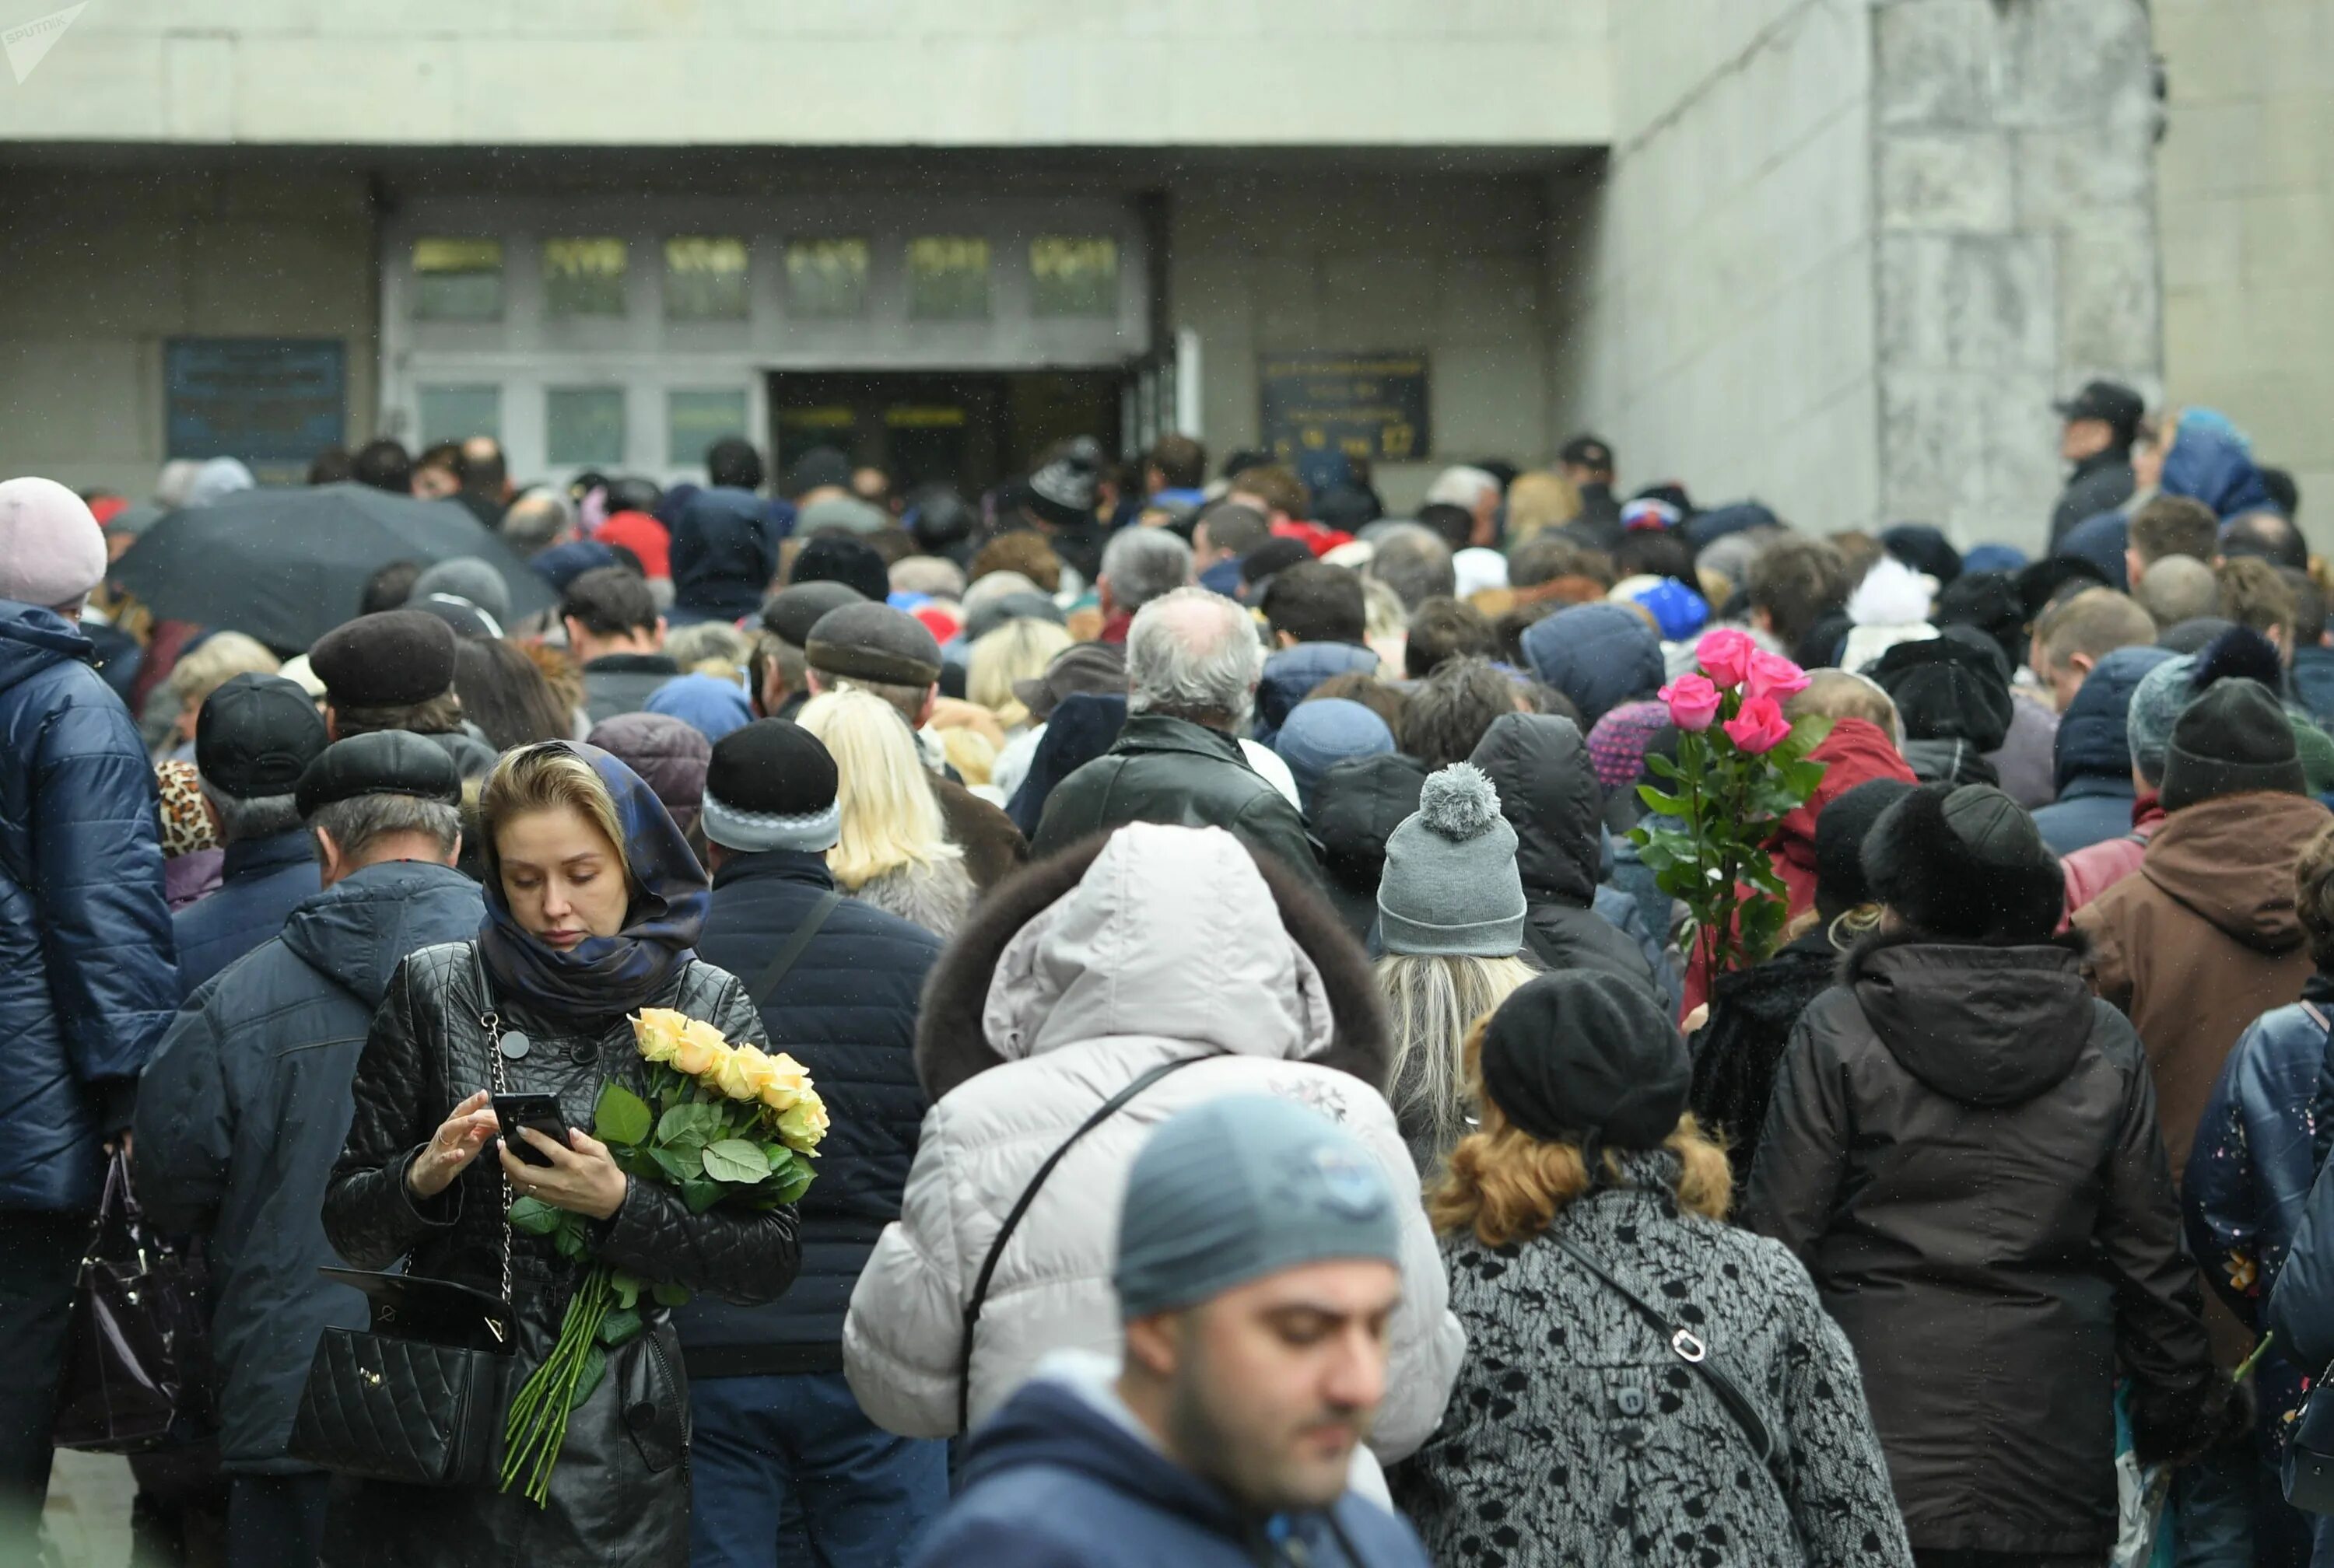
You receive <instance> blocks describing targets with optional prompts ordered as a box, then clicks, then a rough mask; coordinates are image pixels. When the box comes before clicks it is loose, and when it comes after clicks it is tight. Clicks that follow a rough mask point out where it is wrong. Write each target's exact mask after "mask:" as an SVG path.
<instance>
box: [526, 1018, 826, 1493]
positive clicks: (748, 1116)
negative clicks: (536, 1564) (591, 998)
mask: <svg viewBox="0 0 2334 1568" xmlns="http://www.w3.org/2000/svg"><path fill="white" fill-rule="evenodd" d="M632 1041H633V1044H635V1045H636V1046H637V1047H638V1048H639V1050H640V1053H641V1058H642V1060H644V1061H646V1062H647V1063H649V1097H648V1098H647V1099H645V1100H644V1099H642V1098H641V1096H639V1095H637V1094H635V1093H633V1092H632V1091H631V1090H629V1089H627V1088H625V1087H624V1086H623V1085H622V1084H620V1083H610V1084H608V1085H607V1086H606V1087H605V1088H603V1089H602V1090H601V1091H600V1100H599V1103H598V1104H597V1105H596V1106H594V1107H593V1113H592V1135H593V1137H594V1138H597V1139H598V1140H600V1141H601V1142H603V1143H605V1144H606V1145H607V1146H608V1153H609V1155H610V1157H611V1158H612V1159H614V1160H615V1162H616V1164H617V1165H618V1167H620V1168H621V1169H622V1170H623V1172H624V1173H625V1174H626V1175H627V1176H630V1177H631V1178H632V1179H633V1180H635V1181H655V1182H661V1183H663V1184H664V1185H666V1186H668V1187H670V1188H674V1189H675V1190H676V1191H677V1192H678V1193H679V1194H680V1199H681V1201H682V1202H683V1203H686V1204H687V1205H688V1206H689V1210H690V1213H691V1214H703V1213H704V1212H705V1211H706V1210H707V1209H709V1208H711V1207H714V1206H715V1205H716V1204H720V1203H737V1204H743V1205H745V1206H747V1207H752V1208H776V1207H778V1206H779V1205H781V1204H787V1203H792V1202H794V1201H795V1199H796V1198H800V1197H801V1196H802V1195H803V1193H804V1191H805V1189H806V1188H809V1186H810V1184H811V1178H812V1175H813V1171H812V1169H811V1160H812V1158H813V1157H814V1156H815V1154H816V1153H817V1151H818V1142H819V1140H820V1139H821V1138H823V1137H825V1134H826V1106H825V1102H823V1101H821V1100H820V1099H819V1097H818V1092H817V1091H816V1090H815V1089H814V1088H813V1087H812V1086H811V1081H810V1074H809V1073H805V1071H804V1070H803V1064H802V1063H799V1062H797V1061H796V1060H795V1059H794V1058H793V1057H791V1056H788V1055H786V1053H784V1052H780V1053H777V1054H776V1055H772V1054H770V1053H767V1052H764V1051H760V1050H757V1049H756V1048H755V1047H754V1046H751V1045H732V1044H729V1042H728V1040H726V1039H724V1038H723V1037H722V1034H721V1031H720V1030H719V1029H716V1028H715V1027H714V1026H713V1025H712V1024H708V1023H705V1022H704V1021H703V1020H701V1019H697V1018H690V1017H688V1016H686V1015H682V1014H680V1013H676V1012H673V1011H672V1010H671V1009H670V1008H664V1007H644V1008H642V1009H641V1012H640V1014H639V1015H637V1016H636V1017H634V1018H633V1019H632ZM510 1222H511V1225H512V1226H513V1227H514V1228H516V1229H518V1230H523V1231H526V1232H527V1233H528V1234H529V1235H532V1236H549V1237H550V1238H551V1239H552V1245H553V1246H555V1247H557V1248H558V1250H559V1255H560V1256H562V1257H568V1258H582V1257H584V1256H585V1255H588V1254H589V1253H590V1251H591V1229H590V1226H591V1222H590V1221H589V1220H587V1219H585V1218H584V1217H583V1216H582V1215H580V1214H571V1213H569V1212H568V1211H567V1210H565V1209H561V1208H554V1207H551V1206H550V1205H549V1204H547V1203H544V1202H541V1201H539V1200H538V1199H535V1198H520V1199H518V1200H517V1201H516V1203H513V1204H512V1205H511V1207H510ZM642 1294H646V1295H648V1297H649V1298H650V1300H651V1301H652V1302H654V1303H656V1304H657V1305H660V1306H668V1307H672V1306H679V1305H680V1304H681V1303H683V1302H686V1301H687V1300H688V1299H689V1292H688V1291H686V1290H684V1289H682V1288H681V1287H680V1286H679V1285H669V1284H655V1285H652V1284H647V1283H645V1282H643V1281H641V1280H639V1279H635V1278H634V1277H632V1275H628V1274H625V1273H622V1271H620V1270H617V1269H613V1268H611V1267H609V1266H608V1265H606V1264H595V1265H593V1267H592V1269H591V1270H590V1271H589V1272H588V1273H586V1274H585V1275H584V1282H583V1284H580V1285H578V1286H577V1287H576V1291H575V1295H574V1299H573V1300H571V1301H570V1302H569V1303H568V1304H567V1316H566V1318H565V1320H564V1322H563V1323H562V1324H561V1325H560V1330H559V1342H558V1343H557V1344H555V1345H554V1346H553V1347H552V1352H551V1355H550V1357H549V1358H548V1359H547V1360H545V1362H544V1363H543V1365H542V1366H540V1367H537V1368H536V1369H535V1373H534V1375H533V1376H531V1377H529V1378H528V1379H527V1380H526V1384H525V1385H524V1386H523V1387H521V1388H520V1390H519V1391H518V1397H517V1398H516V1400H512V1402H511V1409H510V1417H509V1420H508V1421H507V1423H506V1426H505V1428H504V1431H503V1469H502V1486H503V1490H505V1491H508V1490H510V1488H511V1486H513V1485H514V1484H516V1483H518V1482H519V1481H520V1480H521V1478H522V1477H524V1478H525V1487H526V1496H529V1497H532V1498H533V1499H535V1502H536V1503H538V1504H540V1503H542V1502H544V1501H545V1499H546V1498H547V1497H548V1496H550V1486H551V1467H552V1463H553V1461H554V1460H555V1459H556V1458H557V1457H559V1447H560V1444H561V1443H562V1441H564V1438H565V1437H566V1435H567V1417H568V1412H569V1411H571V1410H573V1409H574V1408H575V1407H576V1406H577V1405H578V1404H580V1403H582V1402H583V1401H584V1400H586V1399H588V1398H590V1397H591V1394H592V1390H593V1389H595V1388H597V1387H598V1386H599V1383H600V1380H601V1378H603V1376H605V1375H606V1373H607V1370H608V1357H607V1352H610V1351H612V1350H614V1349H615V1348H616V1347H617V1346H619V1345H622V1344H623V1343H625V1342H628V1341H630V1340H632V1339H633V1338H634V1337H636V1336H637V1335H638V1334H639V1333H640V1332H641V1328H642V1327H643V1326H644V1324H643V1320H642V1318H641V1295H642Z"/></svg>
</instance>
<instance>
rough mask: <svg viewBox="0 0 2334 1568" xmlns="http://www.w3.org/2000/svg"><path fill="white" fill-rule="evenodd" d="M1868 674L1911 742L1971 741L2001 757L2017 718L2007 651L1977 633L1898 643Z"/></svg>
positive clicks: (1962, 630)
mask: <svg viewBox="0 0 2334 1568" xmlns="http://www.w3.org/2000/svg"><path fill="white" fill-rule="evenodd" d="M1865 674H1866V675H1868V676H1870V677H1871V678H1872V681H1873V684H1875V685H1876V686H1878V687H1879V688H1881V689H1882V690H1883V691H1886V693H1887V694H1888V696H1889V697H1890V698H1891V700H1893V701H1894V702H1895V704H1896V713H1897V716H1898V717H1900V718H1902V719H1903V720H1904V722H1905V739H1906V740H1965V741H1967V742H1969V743H1970V745H1971V746H1974V747H1976V748H1977V749H1978V750H1979V751H1982V752H1986V751H1999V750H2000V749H2001V743H2002V740H2003V738H2004V737H2006V736H2008V735H2009V734H2010V721H2011V719H2012V718H2014V717H2017V714H2016V710H2015V709H2014V708H2012V707H2011V701H2010V669H2009V667H2008V666H2007V665H2006V664H2004V663H2003V661H2002V658H2001V648H2000V647H1999V646H1997V645H1996V644H1995V642H1994V640H1993V639H1992V638H1991V637H1989V636H1987V635H1986V634H1985V633H1984V632H1982V631H1980V630H1977V629H1976V628H1975V627H1971V626H1949V627H1947V628H1945V630H1943V632H1942V633H1940V634H1939V635H1937V636H1935V637H1932V638H1926V639H1924V640H1921V641H1919V642H1900V643H1897V644H1896V645H1895V647H1893V648H1891V649H1888V651H1887V652H1886V653H1884V654H1882V655H1881V656H1880V658H1879V659H1877V660H1876V662H1875V663H1874V664H1873V665H1872V666H1871V668H1870V669H1866V671H1865Z"/></svg>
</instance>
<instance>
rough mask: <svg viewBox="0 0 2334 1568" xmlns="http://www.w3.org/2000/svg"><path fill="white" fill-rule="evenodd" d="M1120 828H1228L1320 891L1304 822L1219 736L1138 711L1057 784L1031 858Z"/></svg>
mask: <svg viewBox="0 0 2334 1568" xmlns="http://www.w3.org/2000/svg"><path fill="white" fill-rule="evenodd" d="M1126 822H1166V823H1169V824H1171V825H1174V826H1180V827H1191V828H1206V827H1216V828H1226V829H1229V830H1230V832H1233V833H1235V834H1237V835H1238V836H1239V838H1240V839H1242V840H1243V841H1245V842H1248V843H1249V844H1250V845H1252V846H1254V847H1255V848H1257V849H1259V850H1264V851H1268V852H1269V853H1271V854H1274V855H1277V856H1278V857H1279V858H1280V860H1281V861H1283V862H1284V863H1286V864H1287V865H1288V867H1289V869H1290V870H1292V871H1296V872H1297V874H1298V875H1300V876H1302V877H1304V878H1305V879H1306V880H1307V881H1309V882H1312V883H1313V884H1314V885H1315V886H1316V887H1317V886H1318V885H1319V883H1320V878H1321V870H1320V867H1319V865H1318V864H1316V862H1315V861H1314V859H1313V849H1312V845H1311V844H1310V843H1309V842H1307V839H1306V837H1305V822H1304V819H1302V818H1301V817H1299V816H1298V815H1297V808H1296V807H1295V806H1293V805H1290V804H1289V803H1288V797H1287V796H1285V795H1283V794H1281V793H1280V792H1279V791H1278V790H1277V789H1274V788H1273V787H1272V786H1271V785H1270V784H1267V783H1266V782H1265V780H1264V777H1263V775H1262V774H1259V773H1258V772H1257V771H1256V770H1255V769H1254V768H1252V767H1250V766H1249V765H1248V758H1247V757H1246V755H1243V754H1242V753H1241V751H1240V748H1239V742H1238V741H1236V740H1234V739H1233V738H1232V737H1231V736H1228V735H1226V734H1224V733H1223V732H1222V731H1221V730H1214V729H1209V728H1207V727H1206V726H1202V725H1196V724H1193V723H1191V721H1190V720H1188V719H1181V718H1170V717H1167V716H1166V715H1165V714H1158V713H1138V714H1136V715H1134V716H1133V717H1131V718H1129V719H1128V720H1127V721H1126V727H1125V728H1124V729H1122V730H1121V731H1119V733H1118V739H1117V741H1116V742H1115V743H1114V745H1113V746H1111V748H1110V750H1109V751H1108V752H1106V753H1104V755H1101V756H1098V757H1096V758H1095V760H1094V761H1092V762H1090V763H1088V764H1086V765H1085V766H1084V767H1082V768H1080V769H1078V771H1077V772H1075V773H1074V774H1071V775H1070V776H1069V777H1067V778H1066V779H1064V780H1063V781H1062V782H1061V783H1060V784H1058V785H1056V787H1055V790H1054V793H1053V795H1052V797H1051V798H1050V799H1048V800H1047V801H1046V814H1045V817H1044V819H1043V820H1042V821H1040V822H1038V824H1037V841H1036V842H1034V843H1033V844H1032V845H1031V846H1030V847H1031V850H1032V851H1033V852H1034V853H1035V854H1036V855H1037V857H1038V858H1039V859H1041V860H1042V859H1043V858H1045V857H1046V856H1047V855H1050V854H1052V853H1054V852H1055V851H1057V850H1062V849H1066V848H1067V847H1068V846H1069V845H1071V844H1074V843H1075V842H1078V841H1079V840H1080V839H1083V838H1087V837H1090V836H1092V835H1093V834H1095V833H1099V832H1105V831H1107V830H1108V829H1111V828H1114V827H1118V826H1120V825H1122V824H1124V823H1126Z"/></svg>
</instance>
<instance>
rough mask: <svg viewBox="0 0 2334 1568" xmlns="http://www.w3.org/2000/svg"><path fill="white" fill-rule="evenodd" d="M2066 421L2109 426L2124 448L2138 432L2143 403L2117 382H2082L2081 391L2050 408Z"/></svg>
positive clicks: (2144, 401)
mask: <svg viewBox="0 0 2334 1568" xmlns="http://www.w3.org/2000/svg"><path fill="white" fill-rule="evenodd" d="M2051 407H2052V408H2055V409H2058V410H2059V416H2060V417H2061V418H2068V419H2099V420H2103V421H2105V422H2106V423H2107V425H2108V426H2109V427H2111V428H2113V429H2114V431H2115V433H2116V438H2117V441H2119V442H2120V443H2121V444H2123V445H2124V446H2129V445H2131V438H2133V437H2134V436H2135V435H2136V434H2137V433H2138V431H2139V421H2140V418H2141V417H2142V416H2143V415H2145V414H2146V412H2147V403H2146V400H2145V399H2142V398H2141V397H2140V395H2139V394H2138V393H2137V392H2135V391H2133V390H2131V389H2130V388H2129V387H2127V386H2125V385H2124V384H2123V383H2122V382H2120V381H2086V382H2084V383H2083V390H2081V391H2079V392H2077V393H2076V394H2075V395H2074V396H2073V397H2071V398H2069V399H2066V400H2065V401H2064V402H2059V403H2054V404H2052V405H2051Z"/></svg>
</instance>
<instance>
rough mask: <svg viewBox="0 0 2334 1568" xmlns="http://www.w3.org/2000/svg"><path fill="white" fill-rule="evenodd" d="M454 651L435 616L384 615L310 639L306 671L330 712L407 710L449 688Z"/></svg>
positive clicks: (450, 638)
mask: <svg viewBox="0 0 2334 1568" xmlns="http://www.w3.org/2000/svg"><path fill="white" fill-rule="evenodd" d="M454 645H455V644H454V629H453V628H452V627H450V626H448V625H447V624H446V623H445V622H444V621H442V620H439V619H438V618H437V617H436V616H434V615H426V614H424V613H422V612H421V611H419V610H384V611H380V612H378V613H377V614H373V615H360V616H358V617H357V618H356V619H355V620H352V621H349V622H347V623H346V624H345V625H342V626H336V627H334V628H333V630H330V631H327V632H326V633H324V635H323V636H322V637H320V638H318V639H316V645H315V646H314V647H313V648H311V649H309V650H308V668H309V669H312V670H313V671H315V674H316V678H317V679H318V680H321V681H323V683H324V692H325V695H326V696H327V697H329V698H330V699H331V701H332V704H333V707H412V706H413V705H414V704H415V703H418V702H428V701H429V699H430V698H431V697H443V696H445V695H446V693H447V692H448V691H449V690H451V689H452V688H453V685H454Z"/></svg>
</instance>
